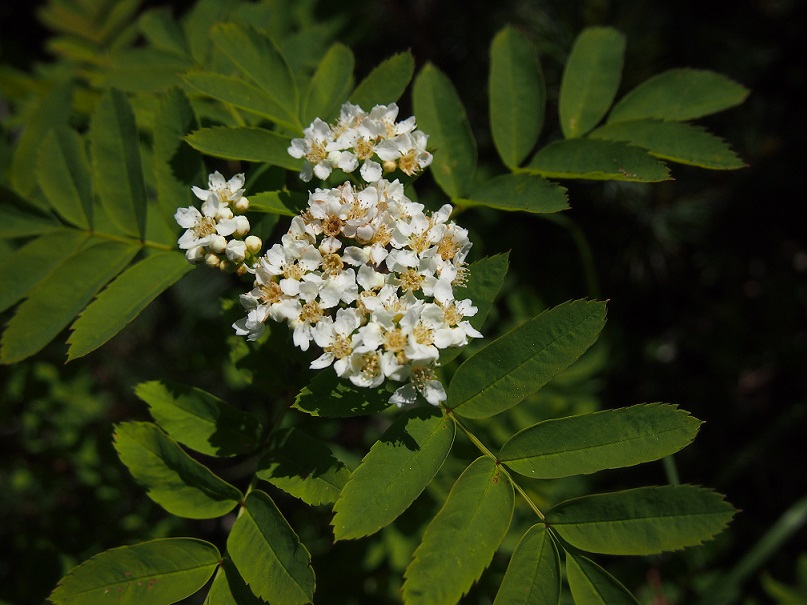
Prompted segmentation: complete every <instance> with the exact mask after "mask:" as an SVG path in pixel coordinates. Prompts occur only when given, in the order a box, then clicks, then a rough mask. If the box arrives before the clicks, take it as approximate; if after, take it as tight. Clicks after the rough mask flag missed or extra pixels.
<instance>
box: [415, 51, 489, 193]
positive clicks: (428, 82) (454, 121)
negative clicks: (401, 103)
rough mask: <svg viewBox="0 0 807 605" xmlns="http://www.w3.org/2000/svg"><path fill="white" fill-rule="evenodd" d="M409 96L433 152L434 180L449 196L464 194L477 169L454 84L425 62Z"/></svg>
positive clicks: (474, 152)
mask: <svg viewBox="0 0 807 605" xmlns="http://www.w3.org/2000/svg"><path fill="white" fill-rule="evenodd" d="M412 98H413V103H414V106H415V115H416V116H417V119H418V127H419V128H421V129H422V130H423V131H424V132H426V133H427V134H428V135H429V137H430V138H429V148H430V149H432V148H433V149H434V151H435V155H434V160H433V162H432V165H431V173H432V176H433V177H434V180H435V181H436V182H437V184H438V185H439V186H440V188H441V189H442V190H443V191H445V192H446V194H447V195H448V196H449V197H451V198H456V197H463V195H465V193H466V192H467V191H469V190H470V187H471V184H472V182H473V178H474V172H475V171H476V140H474V135H473V132H471V126H470V124H469V123H468V118H467V116H466V115H465V107H463V105H462V101H461V100H460V98H459V96H458V95H457V91H456V90H455V89H454V85H453V84H452V83H451V81H450V80H449V79H448V78H447V77H446V76H445V74H444V73H443V72H441V71H440V70H439V69H437V68H436V67H435V66H434V65H432V64H431V63H428V64H426V66H425V67H423V69H421V70H420V73H419V74H418V75H417V77H416V78H415V87H414V91H413V93H412Z"/></svg>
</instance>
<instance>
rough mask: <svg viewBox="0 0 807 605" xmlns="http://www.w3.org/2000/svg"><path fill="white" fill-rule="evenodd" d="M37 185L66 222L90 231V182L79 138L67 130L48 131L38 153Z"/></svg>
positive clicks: (82, 146) (63, 127)
mask: <svg viewBox="0 0 807 605" xmlns="http://www.w3.org/2000/svg"><path fill="white" fill-rule="evenodd" d="M37 182H38V183H39V187H40V189H42V191H43V192H44V194H45V197H47V198H48V202H50V205H51V206H52V207H53V209H54V210H56V212H58V213H59V215H60V216H61V217H62V218H63V219H65V220H66V221H67V222H69V223H72V224H73V225H76V226H78V227H81V228H82V229H92V211H93V198H92V178H91V176H90V166H89V164H88V163H87V156H86V154H85V153H84V145H83V142H82V140H81V137H80V136H79V135H78V134H77V133H76V132H75V131H74V130H71V129H70V128H67V127H66V126H57V127H56V128H54V129H53V130H51V131H50V134H48V136H47V137H45V140H44V141H42V147H41V148H40V150H39V161H38V163H37Z"/></svg>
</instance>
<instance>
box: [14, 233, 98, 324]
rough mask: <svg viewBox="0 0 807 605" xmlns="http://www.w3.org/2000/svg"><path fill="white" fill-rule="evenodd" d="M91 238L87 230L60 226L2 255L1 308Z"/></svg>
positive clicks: (18, 296)
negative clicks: (85, 231)
mask: <svg viewBox="0 0 807 605" xmlns="http://www.w3.org/2000/svg"><path fill="white" fill-rule="evenodd" d="M88 239H89V237H88V236H87V234H86V233H82V232H81V231H75V230H73V229H59V230H58V231H55V232H53V233H46V234H45V235H41V236H39V237H38V238H36V239H35V240H32V241H30V242H28V243H26V244H25V245H24V246H21V247H19V248H17V249H16V250H15V251H14V252H12V253H11V254H9V255H8V256H4V257H3V258H2V259H0V283H2V284H3V287H2V288H0V311H5V310H6V309H8V308H9V307H11V306H12V305H15V304H17V303H18V302H19V301H20V300H21V299H22V298H23V297H24V296H25V295H26V294H28V292H29V291H30V290H31V288H33V287H34V286H35V285H36V284H38V283H39V282H40V281H42V280H43V279H44V278H45V276H47V275H48V273H50V271H51V270H52V269H53V268H54V267H56V266H57V265H58V264H59V263H60V262H63V261H64V259H65V258H68V257H70V256H72V255H73V254H74V253H75V252H76V251H78V249H79V248H81V246H82V245H83V244H84V243H85V242H86V241H87V240H88Z"/></svg>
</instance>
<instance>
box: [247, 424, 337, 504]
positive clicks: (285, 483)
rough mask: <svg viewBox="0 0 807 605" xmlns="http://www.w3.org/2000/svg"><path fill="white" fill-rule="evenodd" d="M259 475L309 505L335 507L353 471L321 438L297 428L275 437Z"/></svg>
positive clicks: (262, 459)
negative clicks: (330, 505)
mask: <svg viewBox="0 0 807 605" xmlns="http://www.w3.org/2000/svg"><path fill="white" fill-rule="evenodd" d="M256 475H258V477H259V478H260V479H263V480H264V481H268V482H269V483H271V484H272V485H274V486H275V487H279V488H280V489H282V490H283V491H285V492H287V493H289V494H291V495H292V496H294V497H295V498H299V499H300V500H302V501H303V502H305V503H306V504H310V505H312V506H315V505H317V504H333V503H334V502H336V499H337V498H338V497H339V493H340V492H341V491H342V488H343V487H344V486H345V483H347V481H348V479H349V478H350V471H349V470H347V467H345V465H344V464H342V462H341V461H340V460H339V459H337V458H336V457H335V456H334V455H333V452H331V449H330V448H329V447H328V446H327V445H325V443H323V442H322V441H320V440H319V439H315V438H314V437H311V436H309V435H306V434H305V433H303V432H302V431H299V430H297V429H295V428H286V429H281V430H279V431H277V432H275V433H273V434H272V438H271V440H270V442H269V445H268V447H267V449H266V453H265V454H264V455H263V457H262V458H261V461H260V462H259V464H258V470H257V472H256Z"/></svg>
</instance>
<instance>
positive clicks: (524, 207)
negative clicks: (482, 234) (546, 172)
mask: <svg viewBox="0 0 807 605" xmlns="http://www.w3.org/2000/svg"><path fill="white" fill-rule="evenodd" d="M455 201H456V203H458V204H461V205H469V206H477V205H478V206H487V207H489V208H496V209H498V210H508V211H512V212H516V211H522V212H531V213H534V214H546V213H551V212H560V211H561V210H566V209H568V208H569V202H568V198H567V197H566V188H565V187H561V186H560V185H556V184H555V183H550V182H549V181H545V180H544V179H543V178H541V177H540V176H538V175H537V174H529V173H523V172H522V173H519V174H503V175H501V176H497V177H493V178H492V179H489V180H487V181H485V182H484V183H482V185H481V186H479V187H474V189H473V191H471V192H470V193H469V199H460V200H455Z"/></svg>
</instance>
